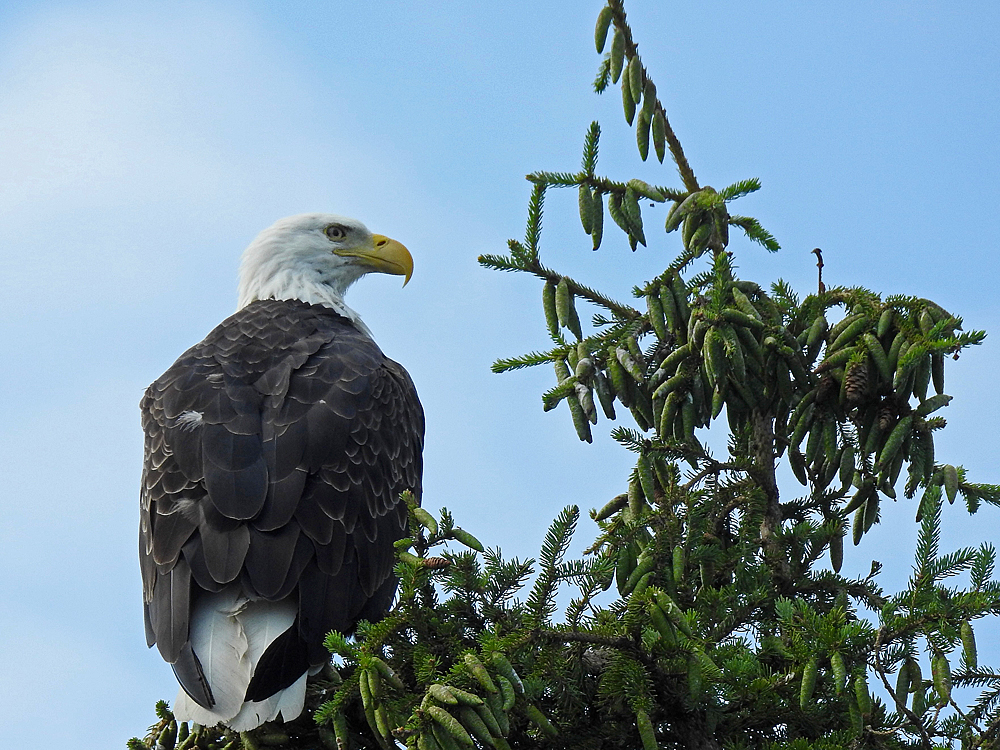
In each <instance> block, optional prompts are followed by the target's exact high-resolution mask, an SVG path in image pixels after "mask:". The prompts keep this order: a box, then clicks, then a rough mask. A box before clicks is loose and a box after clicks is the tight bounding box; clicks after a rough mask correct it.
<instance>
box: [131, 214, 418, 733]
mask: <svg viewBox="0 0 1000 750" xmlns="http://www.w3.org/2000/svg"><path fill="white" fill-rule="evenodd" d="M373 271H375V272H381V273H389V274H398V275H402V276H405V277H406V281H409V278H410V275H411V273H412V271H413V260H412V258H411V257H410V254H409V252H408V251H407V250H406V248H405V247H403V245H401V244H400V243H399V242H396V241H395V240H391V239H388V238H387V237H383V236H382V235H378V234H372V233H371V232H369V231H368V229H367V228H366V227H365V226H364V225H363V224H361V223H360V222H358V221H355V220H353V219H347V218H344V217H341V216H335V215H331V214H303V215H299V216H292V217H289V218H287V219H282V220H281V221H278V222H277V223H276V224H274V225H273V226H271V227H270V228H268V229H265V230H264V231H263V232H261V234H260V235H259V236H258V237H257V238H256V239H255V240H254V241H253V242H252V243H251V244H250V246H249V247H248V248H247V249H246V251H245V252H244V254H243V259H242V263H241V267H240V284H239V309H238V311H237V312H236V313H235V314H234V315H232V316H231V317H229V318H228V319H226V320H225V321H223V322H222V323H221V324H220V325H219V326H218V327H217V328H216V329H215V330H213V331H212V332H211V333H209V334H208V336H206V337H205V339H204V340H203V341H202V342H201V343H199V344H196V345H195V346H193V347H192V348H191V349H189V350H188V351H186V352H185V353H184V354H182V355H181V357H180V359H178V360H177V361H176V362H175V363H174V364H173V366H172V367H170V369H169V370H167V371H166V372H165V373H164V374H163V375H162V376H161V377H160V378H159V379H157V380H156V382H154V383H153V384H152V385H151V386H149V388H148V389H147V391H146V394H145V396H144V398H143V399H142V402H141V405H140V407H141V410H142V427H143V431H144V432H145V460H144V463H143V474H142V488H141V503H140V527H139V560H140V567H141V573H142V584H143V602H144V605H145V606H144V611H145V624H146V640H147V643H148V644H149V645H150V646H152V645H153V644H154V643H155V644H156V646H157V648H158V649H159V651H160V654H161V655H162V656H163V658H164V659H165V660H166V661H167V662H169V663H170V665H171V667H173V671H174V674H175V675H176V676H177V680H178V682H179V683H180V687H181V689H180V691H179V692H178V696H177V700H176V702H175V706H174V714H175V716H176V718H177V719H178V720H180V721H195V722H198V723H199V724H202V725H205V726H214V725H216V724H219V723H224V724H226V725H227V726H229V727H230V728H232V729H234V730H237V731H246V730H249V729H253V728H255V727H257V726H259V725H260V724H262V723H264V722H265V721H271V720H274V719H276V718H277V717H278V715H279V714H280V715H281V717H282V719H283V720H285V721H287V720H290V719H293V718H295V717H296V716H298V715H299V714H300V713H301V711H302V707H303V701H304V697H305V685H306V677H307V676H308V675H309V674H310V673H316V672H318V671H319V670H320V669H321V668H322V667H323V665H324V664H326V663H328V662H329V653H327V652H326V651H325V649H324V648H323V638H324V636H325V634H326V633H327V632H328V631H330V630H334V629H336V630H339V631H342V632H346V633H349V632H351V631H352V630H353V628H354V627H355V626H356V624H357V622H358V620H360V619H368V620H376V619H378V618H380V617H381V616H382V615H384V614H385V612H386V611H387V609H388V607H389V605H390V604H391V600H392V598H393V596H394V594H395V589H396V580H395V578H394V577H393V575H392V569H393V542H395V541H396V540H397V539H399V538H401V537H402V536H403V535H404V531H405V529H406V526H407V510H406V507H405V505H404V504H403V503H401V502H400V493H402V492H403V491H404V490H412V491H413V492H414V494H415V495H416V496H417V498H419V497H420V481H421V469H422V464H421V449H422V446H423V432H424V418H423V411H422V409H421V406H420V402H419V401H418V399H417V394H416V390H415V389H414V387H413V383H412V381H411V380H410V377H409V375H408V374H407V373H406V371H405V370H404V369H403V368H402V367H401V366H400V365H399V364H397V363H396V362H393V361H392V360H390V359H388V358H387V357H386V356H385V355H384V354H382V352H381V350H380V349H379V348H378V346H377V345H376V344H375V342H374V341H373V340H372V336H371V333H370V331H369V330H368V328H367V327H366V326H365V324H364V323H363V322H362V321H361V319H360V318H359V317H358V315H357V313H355V312H354V311H353V310H351V309H350V308H348V307H347V306H346V305H345V304H344V293H345V292H346V291H347V288H348V287H349V286H350V285H351V284H352V283H353V282H354V281H356V280H357V279H358V278H360V277H361V276H363V275H364V274H366V273H370V272H373ZM404 283H405V282H404Z"/></svg>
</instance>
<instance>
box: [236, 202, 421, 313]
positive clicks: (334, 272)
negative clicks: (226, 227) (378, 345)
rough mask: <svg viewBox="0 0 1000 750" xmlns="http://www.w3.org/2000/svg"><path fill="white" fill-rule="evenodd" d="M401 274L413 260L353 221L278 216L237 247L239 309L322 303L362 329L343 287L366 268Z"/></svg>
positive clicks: (397, 245) (400, 248) (392, 242)
mask: <svg viewBox="0 0 1000 750" xmlns="http://www.w3.org/2000/svg"><path fill="white" fill-rule="evenodd" d="M373 271H375V272H379V273H390V274H395V275H398V276H405V277H406V280H405V281H404V282H403V283H404V285H405V284H406V282H408V281H409V280H410V276H411V275H412V273H413V258H412V257H410V253H409V251H408V250H407V249H406V248H405V247H403V245H402V244H400V243H399V242H397V241H396V240H391V239H389V238H388V237H384V236H382V235H381V234H372V233H371V232H370V231H369V230H368V227H366V226H365V225H364V224H362V223H361V222H360V221H357V220H356V219H348V218H346V217H344V216H337V215H336V214H299V215H298V216H289V217H288V218H285V219H280V220H278V221H276V222H275V223H274V224H272V225H271V226H270V227H268V228H267V229H265V230H264V231H263V232H261V233H260V234H259V235H257V238H256V239H255V240H254V241H253V242H251V243H250V246H249V247H247V249H246V250H244V251H243V259H242V261H241V262H240V288H239V307H240V308H243V307H246V306H247V305H249V304H250V303H251V302H254V301H255V300H260V299H297V300H301V301H303V302H309V303H312V304H316V305H325V306H326V307H330V308H332V309H334V310H336V311H337V312H339V313H340V314H342V315H344V316H346V317H348V318H350V319H351V320H352V321H354V323H355V325H357V326H358V327H359V328H360V329H361V330H363V331H365V332H366V333H368V329H367V328H366V327H365V325H364V323H362V322H361V319H360V318H359V317H358V314H357V313H355V312H354V311H353V310H351V309H350V308H349V307H347V305H345V304H344V294H345V293H346V292H347V289H348V287H349V286H350V285H351V284H353V283H354V282H355V281H357V280H358V279H359V278H361V277H362V276H364V275H365V274H366V273H371V272H373Z"/></svg>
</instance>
